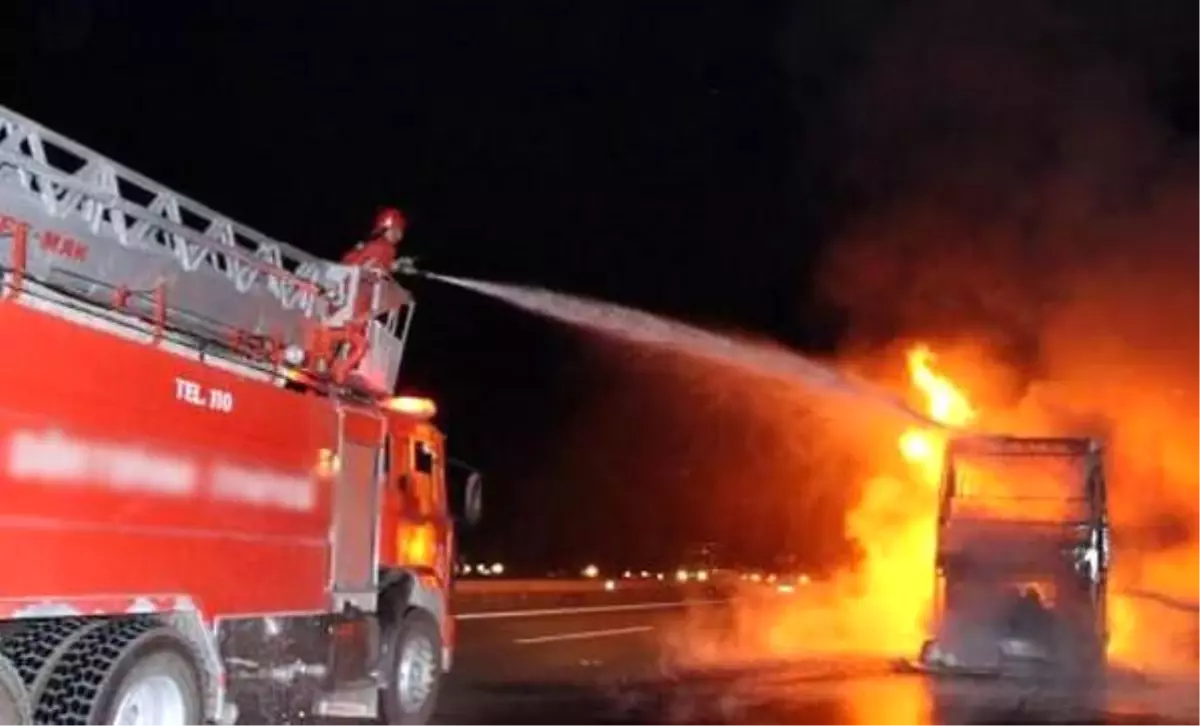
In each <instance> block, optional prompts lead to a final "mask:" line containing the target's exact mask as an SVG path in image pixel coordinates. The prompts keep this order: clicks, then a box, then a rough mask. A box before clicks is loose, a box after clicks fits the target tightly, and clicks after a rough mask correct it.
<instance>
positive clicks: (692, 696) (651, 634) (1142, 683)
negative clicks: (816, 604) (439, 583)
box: [436, 602, 1197, 724]
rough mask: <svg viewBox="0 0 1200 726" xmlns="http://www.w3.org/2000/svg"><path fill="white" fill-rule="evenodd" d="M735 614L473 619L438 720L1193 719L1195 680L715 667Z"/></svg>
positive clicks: (717, 610)
mask: <svg viewBox="0 0 1200 726" xmlns="http://www.w3.org/2000/svg"><path fill="white" fill-rule="evenodd" d="M730 623H731V619H730V611H729V608H728V606H727V605H723V604H720V603H711V602H710V603H703V604H693V605H684V604H682V603H667V604H662V605H658V606H656V605H654V604H653V603H639V604H633V605H625V606H617V607H603V608H588V607H585V608H565V609H564V608H547V609H544V610H542V611H540V612H539V611H526V612H525V613H521V614H518V613H515V612H503V611H500V612H491V613H467V614H465V617H463V618H462V619H461V620H460V621H459V650H458V656H457V660H456V663H455V667H454V670H453V673H452V674H451V675H450V676H449V677H448V679H447V681H446V683H445V685H444V687H443V691H442V694H441V698H440V708H439V713H438V715H437V718H436V720H437V722H438V723H493V724H509V723H511V724H516V723H522V724H542V723H546V724H549V723H556V724H557V723H629V724H636V723H692V724H694V723H863V724H865V723H947V722H948V723H1048V722H1057V723H1162V722H1196V721H1197V715H1196V714H1197V705H1196V704H1197V689H1196V680H1195V678H1194V677H1192V678H1191V679H1184V680H1181V681H1176V682H1169V683H1167V682H1161V681H1150V680H1147V679H1145V678H1138V677H1135V676H1132V675H1128V674H1122V675H1119V676H1115V677H1114V678H1113V679H1111V683H1112V686H1110V688H1109V692H1108V694H1107V695H1106V696H1105V697H1104V700H1103V702H1101V701H1100V700H1098V699H1095V698H1093V699H1092V700H1090V701H1088V700H1085V699H1082V698H1080V697H1079V696H1078V695H1077V694H1067V693H1063V692H1057V691H1052V690H1050V689H1048V688H1045V687H1030V686H1028V685H1021V684H1011V683H997V682H995V681H977V680H963V679H955V680H952V681H950V680H944V679H942V680H939V679H933V678H930V677H928V676H925V675H921V674H913V673H903V672H899V670H898V669H897V667H896V664H895V663H892V662H887V661H883V660H878V659H877V660H871V659H828V658H826V659H819V660H817V659H812V660H793V661H789V662H773V663H764V662H742V663H739V664H732V663H724V664H723V663H719V662H718V663H712V662H709V663H708V665H706V666H705V667H702V668H701V667H689V666H687V665H686V664H685V663H682V662H680V660H679V658H677V657H676V656H677V654H678V652H679V649H680V646H681V645H686V643H687V641H688V639H689V638H691V639H704V640H718V641H719V640H720V639H721V638H722V637H724V635H725V633H726V631H727V630H728V629H729V626H730Z"/></svg>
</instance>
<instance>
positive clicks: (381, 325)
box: [0, 106, 412, 393]
mask: <svg viewBox="0 0 1200 726" xmlns="http://www.w3.org/2000/svg"><path fill="white" fill-rule="evenodd" d="M0 266H3V268H4V269H5V271H6V273H7V274H6V278H7V284H6V288H7V289H8V290H9V291H10V293H11V292H12V291H13V290H18V291H19V290H20V288H21V286H22V284H23V282H24V281H25V279H26V278H28V279H30V280H32V281H35V282H37V283H41V284H42V285H45V286H47V287H49V288H51V289H53V290H60V291H65V292H66V293H67V294H69V295H71V296H72V297H76V298H82V299H84V300H86V301H89V302H91V303H93V304H99V305H104V306H114V303H115V306H116V307H119V308H120V309H122V310H123V311H125V312H129V313H132V314H138V315H140V317H142V318H143V319H157V322H158V323H159V324H160V325H162V326H163V327H165V328H169V329H171V330H174V331H180V332H183V333H185V334H187V335H190V336H193V337H194V338H195V339H197V340H201V341H206V340H207V341H213V340H217V341H221V342H222V343H225V344H230V343H233V347H234V348H235V349H237V350H240V351H243V352H244V351H245V344H246V342H247V341H258V342H260V343H261V342H269V343H270V347H271V349H273V350H275V351H283V350H289V349H299V350H305V349H306V348H307V347H308V344H309V341H310V340H311V338H312V334H313V333H314V331H316V330H319V329H332V328H338V327H342V326H345V325H347V324H349V323H351V322H352V315H354V313H355V306H354V304H353V303H354V301H355V300H356V295H358V294H359V292H360V285H362V284H363V281H362V279H361V277H362V275H363V271H362V270H360V269H359V268H357V267H353V266H347V265H340V264H336V263H333V262H329V261H327V260H324V259H321V258H319V257H316V256H314V255H311V254H309V253H306V252H304V251H302V250H299V249H296V248H295V247H292V246H290V245H288V244H285V243H283V242H279V241H277V240H274V239H271V238H270V237H267V236H266V235H264V234H262V233H260V232H258V231H256V230H254V229H251V228H250V227H247V226H245V225H242V224H239V223H238V222H235V221H234V220H232V219H229V218H228V217H225V216H223V215H220V214H218V213H216V212H214V211H213V210H211V209H209V208H207V207H205V206H204V205H202V204H199V203H197V202H195V201H192V200H191V199H189V198H187V197H185V196H184V195H182V194H179V193H178V192H175V191H172V190H171V189H168V188H166V187H164V186H162V185H160V184H157V183H155V182H153V181H151V180H150V179H148V178H146V177H144V176H142V175H141V174H138V173H137V172H134V171H131V170H130V169H127V168H125V167H123V166H121V165H120V164H118V163H116V162H114V161H112V160H110V159H107V158H105V157H104V156H101V155H100V154H98V153H96V152H95V151H92V150H91V149H88V148H86V147H84V146H83V145H81V144H78V143H75V142H74V141H71V140H70V139H68V138H66V137H64V136H62V135H60V134H57V133H55V132H54V131H51V130H50V129H47V128H45V127H43V126H41V125H40V124H38V123H36V122H35V121H32V120H30V119H28V118H25V117H24V116H21V115H20V114H17V113H15V112H13V111H11V110H9V109H7V108H4V107H2V106H0ZM370 288H371V292H370V294H371V295H372V300H373V305H372V320H371V322H370V323H369V325H368V329H367V338H368V342H369V348H368V355H367V357H366V358H365V359H364V360H363V362H362V364H361V366H360V370H359V371H358V372H359V373H360V374H361V375H359V376H357V377H356V380H357V381H358V383H359V385H361V386H364V387H366V388H368V389H370V390H371V391H374V392H382V393H391V391H392V389H393V388H394V385H395V380H396V376H397V374H398V371H399V366H400V360H401V358H402V356H403V347H404V339H405V337H406V333H407V330H408V323H409V320H410V318H411V313H412V300H411V297H410V296H409V294H408V293H407V291H405V290H404V289H403V288H402V287H400V286H399V285H398V284H396V283H395V282H394V281H392V280H384V281H381V282H379V283H376V284H373V285H370ZM363 289H364V290H365V289H366V288H365V287H364V288H363ZM401 323H402V324H403V330H402V331H401V332H400V333H399V334H397V329H398V327H399V326H400V325H401ZM277 362H278V361H277Z"/></svg>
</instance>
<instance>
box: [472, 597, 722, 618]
mask: <svg viewBox="0 0 1200 726" xmlns="http://www.w3.org/2000/svg"><path fill="white" fill-rule="evenodd" d="M725 602H728V601H727V600H681V601H675V602H639V603H633V604H630V605H598V606H592V607H574V608H544V609H540V610H495V611H491V612H487V611H484V612H478V613H459V614H458V615H455V616H454V617H455V619H456V620H501V619H505V618H541V617H548V616H552V615H589V614H591V613H622V612H635V611H638V610H667V609H670V608H684V607H688V606H690V605H719V604H722V603H725Z"/></svg>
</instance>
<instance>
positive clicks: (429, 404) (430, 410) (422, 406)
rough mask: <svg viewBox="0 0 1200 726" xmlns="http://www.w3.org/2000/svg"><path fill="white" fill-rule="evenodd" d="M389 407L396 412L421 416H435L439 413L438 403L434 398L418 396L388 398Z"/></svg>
mask: <svg viewBox="0 0 1200 726" xmlns="http://www.w3.org/2000/svg"><path fill="white" fill-rule="evenodd" d="M387 407H388V408H389V409H391V410H392V411H395V412H396V413H403V414H407V415H409V416H418V417H420V418H433V416H434V414H436V413H437V404H436V403H434V402H433V400H432V399H428V398H420V397H418V396H396V397H395V398H391V399H388V402H387Z"/></svg>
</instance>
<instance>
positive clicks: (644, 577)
mask: <svg viewBox="0 0 1200 726" xmlns="http://www.w3.org/2000/svg"><path fill="white" fill-rule="evenodd" d="M640 574H641V576H642V579H643V580H645V579H646V578H648V577H650V573H649V572H647V571H646V570H642V571H641V573H640Z"/></svg>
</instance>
